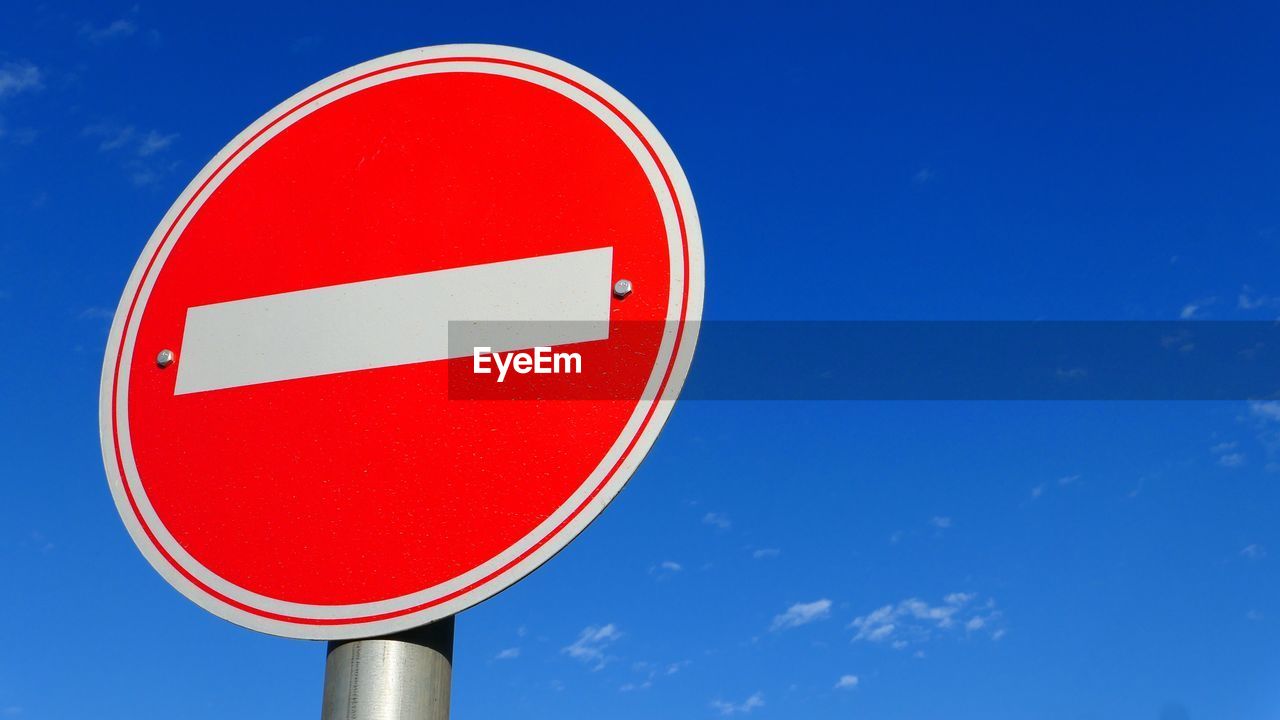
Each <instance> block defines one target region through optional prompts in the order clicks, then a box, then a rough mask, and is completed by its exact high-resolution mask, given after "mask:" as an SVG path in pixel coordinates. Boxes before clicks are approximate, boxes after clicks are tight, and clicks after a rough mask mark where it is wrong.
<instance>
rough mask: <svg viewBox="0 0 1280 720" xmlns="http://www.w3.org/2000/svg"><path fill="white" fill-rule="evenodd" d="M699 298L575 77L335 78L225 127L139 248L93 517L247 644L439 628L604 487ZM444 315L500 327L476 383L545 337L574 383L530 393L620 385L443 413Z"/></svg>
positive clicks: (614, 100) (530, 68)
mask: <svg viewBox="0 0 1280 720" xmlns="http://www.w3.org/2000/svg"><path fill="white" fill-rule="evenodd" d="M702 288H703V268H702V244H701V235H700V232H699V228H698V219H697V213H696V210H695V208H694V204H693V198H692V195H691V193H690V191H689V186H688V183H687V182H686V180H685V177H684V174H683V172H682V171H681V169H680V166H679V164H678V163H677V162H676V159H675V156H674V155H673V154H672V152H671V150H670V148H669V147H668V146H667V144H666V143H665V142H664V141H663V139H662V137H661V136H660V135H659V134H658V132H657V130H656V129H654V127H653V126H652V125H651V124H650V123H649V121H648V120H647V119H646V118H645V117H644V116H643V115H642V114H641V113H640V112H639V111H638V110H637V109H636V108H635V107H634V106H633V105H631V103H629V102H628V101H627V100H626V99H625V98H623V97H622V96H621V95H620V94H619V93H618V92H616V91H615V90H613V89H612V88H610V87H609V86H608V85H606V84H604V83H603V82H601V81H600V80H598V79H596V78H595V77H592V76H591V75H589V74H587V73H585V72H583V71H582V70H579V69H578V68H575V67H573V66H571V65H568V64H566V63H563V62H561V61H558V60H555V59H553V58H549V57H547V56H545V55H540V54H537V53H532V52H528V51H523V50H516V49H512V48H504V47H496V46H489V45H451V46H440V47H432V48H423V49H419V50H412V51H408V52H403V53H398V54H395V55H390V56H387V57H384V58H380V59H378V60H374V61H371V62H368V63H364V64H362V65H358V66H355V67H353V68H350V69H348V70H344V71H342V72H340V73H338V74H336V75H333V76H332V77H329V78H327V79H325V80H323V81H321V82H319V83H317V84H316V85H313V86H312V87H310V88H307V89H306V90H304V91H302V92H301V93H298V94H297V95H295V96H294V97H292V98H290V99H289V100H287V101H285V102H284V103H282V104H280V105H279V106H277V107H276V108H275V109H273V110H271V111H270V112H268V113H267V114H266V115H264V116H263V117H262V118H260V119H259V120H258V121H257V122H255V123H253V124H252V125H251V126H249V128H248V129H246V130H245V131H244V132H242V133H241V134H240V135H239V136H237V137H236V138H235V139H234V140H232V141H231V143H229V144H228V145H227V146H226V147H225V148H224V149H223V150H222V151H221V152H220V153H218V155H217V156H216V157H215V158H214V159H213V160H211V161H210V162H209V164H208V165H206V166H205V168H204V169H203V170H202V171H201V172H200V173H199V174H198V175H197V176H196V177H195V179H194V180H192V181H191V183H190V185H188V187H187V189H186V190H185V191H184V192H183V193H182V195H181V196H180V197H179V198H178V199H177V201H176V202H174V204H173V206H172V207H171V208H170V210H169V212H168V213H167V214H166V215H165V217H164V219H163V220H162V221H161V223H160V225H159V226H158V227H157V228H156V230H155V232H154V233H153V234H152V236H151V239H150V241H149V242H148V243H147V246H146V248H145V249H144V250H143V253H142V256H141V257H140V258H139V260H138V262H137V265H136V266H135V268H134V271H133V273H132V275H131V276H130V278H129V281H128V284H127V285H126V287H125V291H124V295H123V297H122V298H121V301H120V305H119V308H118V309H117V311H116V315H115V321H114V323H113V324H112V328H111V334H110V338H109V341H108V345H107V352H106V359H105V363H104V366H103V375H102V391H101V403H100V422H101V437H102V449H103V455H104V460H105V463H106V468H107V475H108V478H109V480H110V484H111V489H112V493H113V495H114V497H115V501H116V505H117V508H118V509H119V511H120V515H121V517H122V518H123V519H124V523H125V525H126V526H127V527H128V529H129V532H130V534H131V536H132V537H133V540H134V542H135V543H136V544H137V545H138V547H139V548H140V549H141V550H142V553H143V554H144V555H145V556H146V558H147V559H148V560H149V561H150V562H151V564H152V565H153V566H154V567H155V568H156V569H157V570H158V571H159V572H160V574H161V575H163V576H164V577H165V579H166V580H168V581H169V582H170V583H171V584H172V585H173V586H174V587H176V588H177V589H178V590H179V591H181V592H182V593H183V594H184V595H186V596H187V597H188V598H190V599H191V600H193V601H195V602H196V603H197V604H199V605H201V606H202V607H204V608H205V609H207V610H209V611H211V612H213V613H214V614H216V615H219V616H221V617H224V618H226V619H228V620H231V621H233V622H236V623H239V624H241V625H244V626H246V627H250V628H253V629H256V630H261V631H264V632H269V633H273V634H277V635H284V636H290V637H300V638H317V639H343V638H355V637H369V636H373V635H380V634H385V633H391V632H396V631H399V630H403V629H406V628H409V627H414V626H417V625H421V624H423V623H426V622H430V621H433V620H436V619H440V618H443V617H446V616H448V615H452V614H453V613H456V612H458V611H459V610H462V609H464V608H466V607H469V606H471V605H474V604H475V603H477V602H479V601H481V600H483V599H485V598H487V597H489V596H491V595H493V594H494V593H496V592H498V591H500V590H502V589H503V588H505V587H507V586H509V585H510V584H511V583H513V582H515V581H516V580H518V579H520V578H521V577H523V576H524V575H526V574H528V573H529V572H530V571H532V570H533V569H534V568H536V567H537V566H538V565H539V564H541V563H542V562H544V561H546V560H547V559H548V558H549V557H550V556H551V555H553V554H554V553H556V552H557V551H558V550H560V549H561V548H562V547H564V546H565V544H567V543H568V542H569V541H570V540H571V539H572V538H573V537H574V536H575V535H577V534H578V533H579V532H580V531H581V530H582V529H583V528H584V527H585V526H586V525H587V524H588V523H589V522H591V520H592V519H594V518H595V517H596V516H597V515H598V514H599V513H600V511H601V510H602V509H603V508H604V506H605V505H606V504H607V503H608V502H609V501H610V500H611V499H612V498H613V497H614V496H615V495H616V494H617V493H618V491H619V490H621V488H622V486H623V484H624V483H625V482H626V481H627V479H628V478H629V477H630V475H631V474H632V473H633V472H634V471H635V469H636V467H637V465H638V464H639V463H640V461H641V459H642V458H643V456H644V454H645V453H646V452H647V451H648V449H649V448H650V446H651V445H652V444H653V442H654V440H655V439H656V437H657V434H658V432H659V430H660V429H661V427H662V425H663V423H664V422H665V420H666V418H667V416H668V414H669V413H670V412H671V408H672V404H673V403H674V401H675V398H676V396H677V394H678V393H679V391H680V387H681V385H682V383H683V381H684V378H685V375H686V373H687V371H688V367H689V363H690V360H691V358H692V354H693V347H694V343H695V341H696V335H697V321H698V319H699V318H700V315H701V308H702ZM463 321H487V322H488V321H496V322H497V324H498V325H499V326H500V328H502V330H501V332H498V333H497V336H499V339H498V340H497V341H496V342H495V343H494V344H493V345H491V346H490V347H489V351H490V352H491V353H493V354H492V355H491V356H485V357H487V359H488V360H491V361H494V364H493V365H492V367H491V366H488V365H486V366H484V367H486V368H490V367H491V369H494V370H496V368H497V367H498V366H499V365H501V364H502V363H503V362H506V363H507V365H506V367H507V368H511V367H513V365H514V367H515V368H517V370H516V371H515V372H513V373H511V374H507V375H504V381H505V382H506V383H512V382H516V384H517V385H518V384H519V382H520V381H524V382H526V383H527V382H532V380H529V378H533V377H535V375H536V373H537V372H539V371H538V370H537V369H536V368H537V367H540V366H538V365H536V363H539V362H541V361H542V360H545V359H546V357H547V356H546V355H545V354H542V351H541V350H539V351H537V352H536V353H533V352H530V353H524V356H525V357H524V359H521V358H519V357H515V355H503V353H504V352H505V351H512V350H522V349H523V350H536V349H537V348H544V349H547V350H550V351H552V352H551V357H553V359H554V358H560V359H564V358H569V357H571V356H573V355H580V358H579V362H580V364H581V365H583V366H585V367H581V368H579V369H578V370H579V372H580V374H579V375H563V376H560V377H558V378H557V380H558V381H559V382H562V383H568V384H569V385H571V386H573V385H575V384H583V383H586V384H593V386H594V387H597V388H598V387H599V386H600V385H601V384H607V385H608V386H609V387H610V388H613V389H618V388H622V390H621V391H620V392H616V393H602V394H600V395H599V396H596V397H581V398H577V399H572V400H569V399H562V398H561V399H557V398H555V397H552V398H551V399H544V400H529V399H514V398H504V397H503V396H502V395H501V394H498V395H496V396H492V397H486V398H485V399H473V400H467V399H460V398H458V397H452V396H451V395H450V388H451V387H454V386H453V385H451V382H450V378H451V377H453V376H456V375H457V374H459V373H461V374H467V373H478V372H480V370H479V368H480V367H481V366H482V365H483V361H484V360H485V357H481V356H480V355H479V353H478V351H477V352H476V353H474V354H473V353H472V349H471V348H463V349H461V350H460V349H459V348H458V347H457V346H456V345H455V343H454V342H453V340H452V335H451V334H450V329H451V327H453V326H454V325H456V324H458V323H459V322H463ZM463 324H464V325H465V322H463ZM491 334H492V333H491ZM503 338H505V340H504V339H503ZM561 351H563V352H561ZM571 351H581V352H580V353H579V352H571ZM513 357H514V358H515V359H514V360H513ZM529 358H533V359H532V360H530V359H529ZM526 361H527V362H526ZM555 362H558V360H555ZM553 365H554V363H553ZM566 366H567V367H571V363H570V364H566ZM530 368H533V369H532V370H530ZM526 371H528V372H531V373H534V374H530V375H524V374H520V375H516V372H518V373H524V372H526ZM568 372H572V370H568ZM469 377H472V378H480V377H483V379H484V381H485V382H489V383H496V382H497V377H498V375H497V373H496V372H494V374H492V375H484V376H481V375H478V374H475V375H470V376H469ZM513 378H515V379H516V380H515V381H513ZM495 387H496V386H495Z"/></svg>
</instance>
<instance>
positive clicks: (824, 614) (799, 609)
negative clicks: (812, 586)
mask: <svg viewBox="0 0 1280 720" xmlns="http://www.w3.org/2000/svg"><path fill="white" fill-rule="evenodd" d="M830 616H831V601H830V600H828V599H826V598H823V599H821V600H814V601H813V602H808V603H796V604H795V605H792V606H791V607H789V608H787V611H786V612H784V613H782V614H780V615H775V616H774V617H773V624H771V625H770V626H769V629H770V630H774V631H777V630H787V629H789V628H795V627H800V626H801V625H808V624H809V623H811V622H817V621H819V620H826V619H827V618H828V617H830Z"/></svg>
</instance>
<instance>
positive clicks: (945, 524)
mask: <svg viewBox="0 0 1280 720" xmlns="http://www.w3.org/2000/svg"><path fill="white" fill-rule="evenodd" d="M929 524H930V525H932V526H934V527H936V528H938V529H939V530H946V529H947V528H949V527H951V518H949V517H942V516H940V515H934V516H933V517H931V518H929Z"/></svg>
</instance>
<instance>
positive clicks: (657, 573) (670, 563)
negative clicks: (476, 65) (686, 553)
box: [649, 560, 684, 580]
mask: <svg viewBox="0 0 1280 720" xmlns="http://www.w3.org/2000/svg"><path fill="white" fill-rule="evenodd" d="M683 571H684V566H683V565H681V564H680V563H678V562H676V561H675V560H663V561H662V562H660V563H657V564H655V565H653V566H652V567H650V568H649V574H650V575H653V576H654V577H656V578H658V579H659V580H665V579H667V578H670V577H672V576H673V575H675V574H676V573H679V572H683Z"/></svg>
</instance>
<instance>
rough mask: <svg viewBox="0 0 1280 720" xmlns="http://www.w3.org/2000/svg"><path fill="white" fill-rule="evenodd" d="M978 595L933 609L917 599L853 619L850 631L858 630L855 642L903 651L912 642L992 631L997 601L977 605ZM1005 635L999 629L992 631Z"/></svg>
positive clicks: (956, 597)
mask: <svg viewBox="0 0 1280 720" xmlns="http://www.w3.org/2000/svg"><path fill="white" fill-rule="evenodd" d="M977 597H978V596H977V594H975V593H963V592H957V593H951V594H950V595H947V596H946V597H945V598H943V601H942V603H941V604H939V605H930V604H929V603H927V602H925V601H923V600H920V599H918V598H907V599H906V600H902V601H901V602H898V603H895V604H891V605H884V606H882V607H880V608H877V609H876V610H873V611H872V612H870V613H867V614H866V615H862V616H860V617H857V618H854V620H853V623H851V624H850V625H849V627H851V628H853V629H855V630H856V631H857V632H855V633H854V636H853V641H854V642H858V641H863V642H872V643H885V642H887V643H889V645H890V646H891V647H893V648H895V649H898V650H901V649H904V648H906V647H907V646H909V645H910V644H911V643H913V642H923V641H925V640H928V639H930V638H931V637H932V636H933V634H934V633H937V632H943V631H949V630H952V629H954V628H957V627H963V628H965V630H967V631H968V632H976V631H979V630H983V629H986V628H988V627H990V625H991V624H992V623H994V622H995V621H996V620H998V619H999V618H1000V612H999V611H998V610H996V609H995V603H994V601H991V600H988V601H987V602H986V603H985V604H982V605H975V603H974V601H975V600H976V599H977ZM995 633H1001V634H1003V633H1002V631H1000V630H999V629H996V630H994V631H993V637H995Z"/></svg>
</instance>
